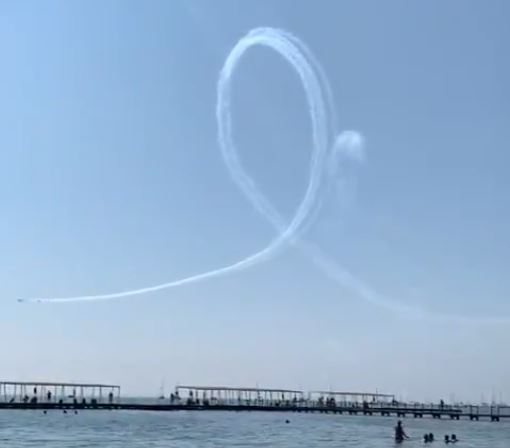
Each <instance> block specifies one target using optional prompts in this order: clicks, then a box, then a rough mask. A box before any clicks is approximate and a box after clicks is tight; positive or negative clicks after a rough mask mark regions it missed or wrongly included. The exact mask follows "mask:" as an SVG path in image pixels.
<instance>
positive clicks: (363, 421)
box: [0, 410, 510, 448]
mask: <svg viewBox="0 0 510 448" xmlns="http://www.w3.org/2000/svg"><path fill="white" fill-rule="evenodd" d="M286 419H289V420H290V423H289V424H286V423H285V420H286ZM403 421H404V427H405V429H406V431H407V432H408V434H409V435H411V436H412V437H413V440H409V441H406V442H405V443H404V444H403V445H400V446H423V443H422V441H421V436H422V435H423V434H424V433H426V432H433V433H434V434H435V436H436V439H439V438H440V439H442V438H443V437H444V434H451V433H455V434H456V435H457V436H458V438H459V439H460V442H459V443H458V444H457V446H459V447H476V448H484V447H491V448H496V447H498V448H500V447H501V448H503V447H504V448H508V447H509V446H510V422H508V423H505V422H504V421H503V422H499V423H497V422H494V423H491V422H470V421H462V420H461V421H450V420H441V421H437V420H432V419H428V418H423V419H417V420H415V419H409V418H408V419H404V420H403ZM395 422H396V419H395V418H391V417H362V416H358V417H354V416H352V417H350V416H345V415H324V414H319V415H312V414H292V413H290V414H279V413H245V412H242V413H233V412H232V413H227V412H184V411H183V412H162V413H157V412H129V411H83V412H80V413H79V414H78V415H74V414H73V413H69V414H66V415H64V414H63V413H62V412H61V411H58V412H57V411H50V412H48V414H46V415H45V414H43V413H42V411H5V410H4V411H0V447H8V448H11V447H12V448H16V447H48V448H53V447H83V448H85V447H104V448H108V447H123V448H131V447H144V448H148V447H154V448H159V447H167V448H170V447H179V448H187V447H189V448H191V447H197V448H198V447H200V448H203V447H218V448H220V447H221V448H224V447H245V448H247V447H282V448H283V447H285V448H291V447H292V448H295V447H303V448H305V447H306V448H315V447H336V448H338V447H351V446H352V447H354V446H355V447H363V448H371V447H378V448H379V447H394V446H395V443H394V442H393V440H392V435H393V434H392V427H393V426H394V424H395ZM434 445H435V446H437V445H441V446H443V442H442V440H438V441H436V442H435V444H434Z"/></svg>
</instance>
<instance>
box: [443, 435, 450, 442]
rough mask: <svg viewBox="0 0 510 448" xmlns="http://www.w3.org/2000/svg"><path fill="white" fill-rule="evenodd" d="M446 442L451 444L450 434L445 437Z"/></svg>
mask: <svg viewBox="0 0 510 448" xmlns="http://www.w3.org/2000/svg"><path fill="white" fill-rule="evenodd" d="M444 441H445V443H450V436H449V435H448V434H446V435H445V436H444Z"/></svg>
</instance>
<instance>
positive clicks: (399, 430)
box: [395, 420, 409, 443]
mask: <svg viewBox="0 0 510 448" xmlns="http://www.w3.org/2000/svg"><path fill="white" fill-rule="evenodd" d="M408 438H409V436H408V435H407V434H406V433H405V431H404V428H403V426H402V421H401V420H399V421H398V423H397V426H395V442H397V443H401V442H403V441H404V439H408Z"/></svg>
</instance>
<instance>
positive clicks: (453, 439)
mask: <svg viewBox="0 0 510 448" xmlns="http://www.w3.org/2000/svg"><path fill="white" fill-rule="evenodd" d="M451 439H452V442H456V441H457V436H456V435H455V434H452V437H451Z"/></svg>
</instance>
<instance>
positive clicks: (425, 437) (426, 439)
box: [423, 434, 430, 443]
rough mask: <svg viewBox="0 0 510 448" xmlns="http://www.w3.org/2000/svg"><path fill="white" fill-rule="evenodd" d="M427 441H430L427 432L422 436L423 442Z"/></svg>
mask: <svg viewBox="0 0 510 448" xmlns="http://www.w3.org/2000/svg"><path fill="white" fill-rule="evenodd" d="M429 442H430V437H429V435H428V434H425V435H424V436H423V443H429Z"/></svg>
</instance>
